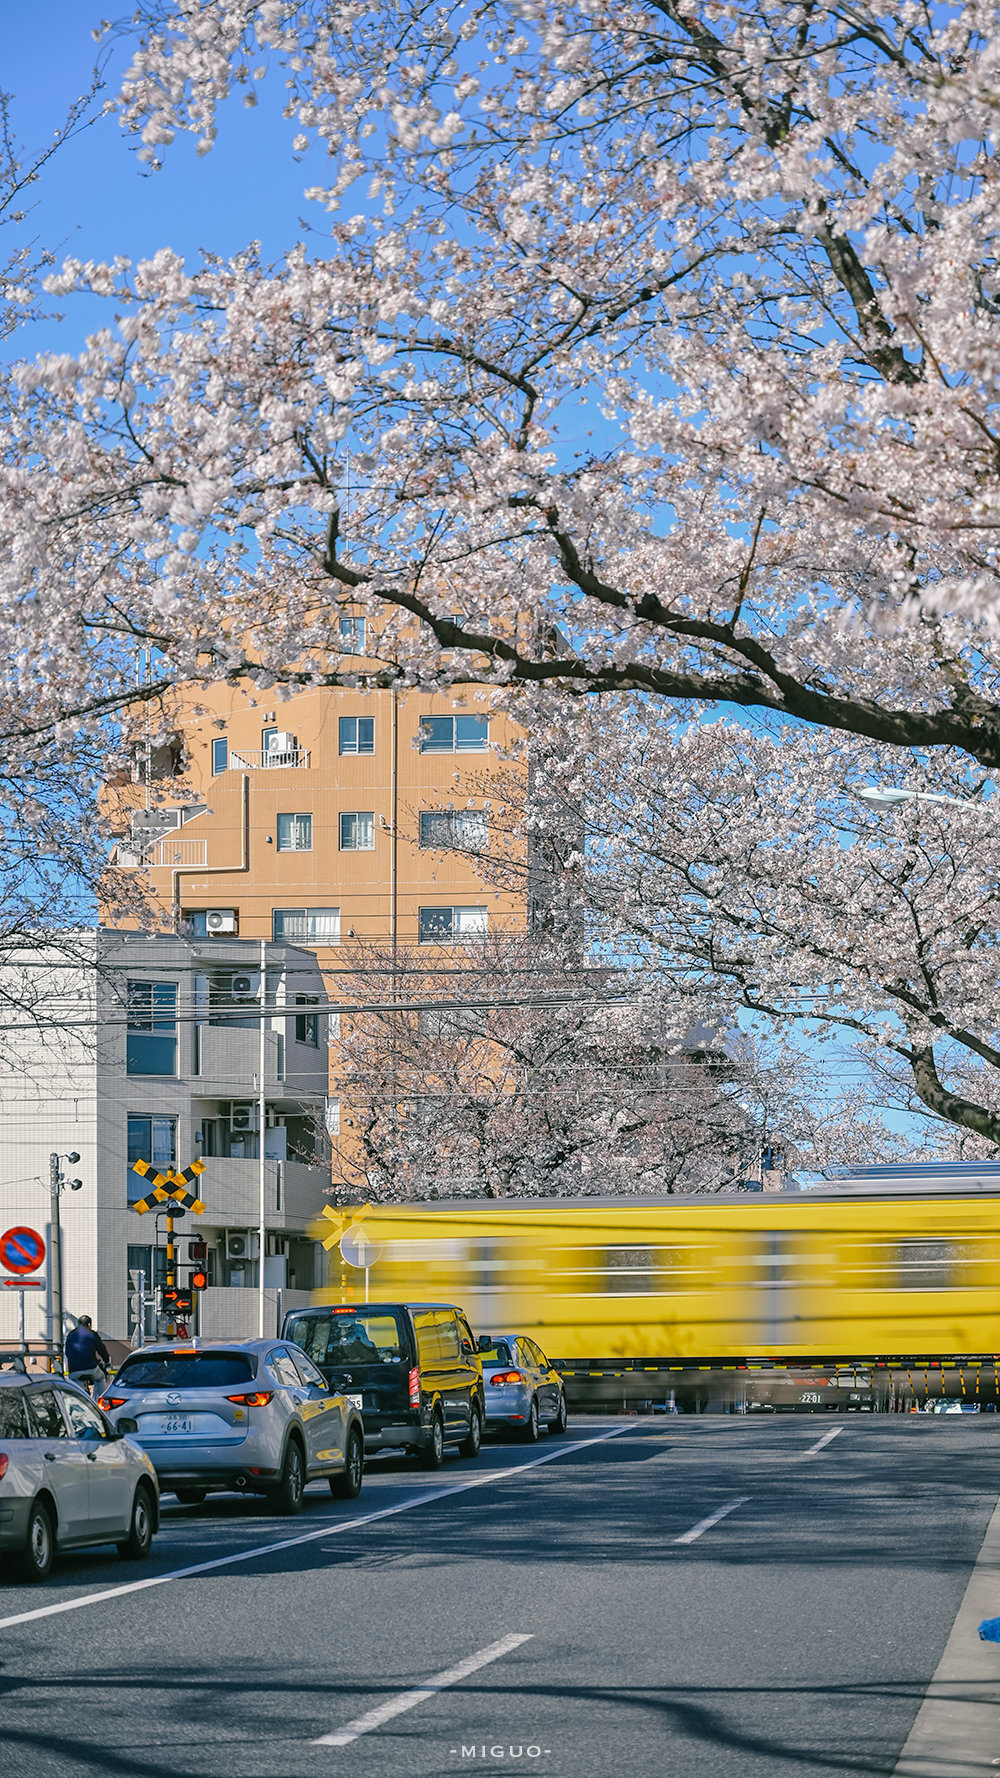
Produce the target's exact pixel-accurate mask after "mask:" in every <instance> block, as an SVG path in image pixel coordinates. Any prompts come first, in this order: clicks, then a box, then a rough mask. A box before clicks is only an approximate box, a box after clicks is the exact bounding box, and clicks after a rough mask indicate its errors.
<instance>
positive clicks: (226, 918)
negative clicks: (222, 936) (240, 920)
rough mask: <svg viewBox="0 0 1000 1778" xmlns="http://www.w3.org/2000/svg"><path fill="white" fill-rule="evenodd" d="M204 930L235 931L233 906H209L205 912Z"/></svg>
mask: <svg viewBox="0 0 1000 1778" xmlns="http://www.w3.org/2000/svg"><path fill="white" fill-rule="evenodd" d="M205 931H206V932H235V931H236V910H235V908H209V909H208V910H207V911H206V914H205Z"/></svg>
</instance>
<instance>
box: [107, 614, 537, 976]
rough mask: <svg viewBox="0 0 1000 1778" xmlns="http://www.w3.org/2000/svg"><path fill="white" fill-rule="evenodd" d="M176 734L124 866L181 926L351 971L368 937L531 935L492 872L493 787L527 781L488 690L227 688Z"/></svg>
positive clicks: (162, 751)
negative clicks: (520, 778)
mask: <svg viewBox="0 0 1000 1778" xmlns="http://www.w3.org/2000/svg"><path fill="white" fill-rule="evenodd" d="M345 621H352V622H353V621H354V620H345ZM357 621H358V622H361V621H362V620H357ZM165 722H166V726H167V727H169V728H170V729H172V730H174V731H175V732H176V736H177V740H176V742H174V743H172V744H167V745H159V746H155V745H154V746H150V747H149V748H148V749H145V750H144V749H142V748H140V749H139V750H138V751H137V755H136V763H135V766H134V769H133V772H132V773H131V775H130V777H129V779H128V781H127V782H119V783H118V784H116V785H114V786H112V787H111V797H112V799H113V809H112V812H113V818H115V819H116V825H117V826H119V828H120V830H122V831H123V832H124V833H126V834H127V837H126V838H125V839H124V841H123V843H122V845H120V846H119V848H118V863H119V864H124V865H126V866H128V865H130V864H131V865H133V866H135V867H141V868H144V870H145V871H146V873H147V874H148V878H149V881H150V882H151V884H152V886H153V890H154V893H155V896H156V899H157V901H158V903H159V906H160V909H161V913H162V916H163V917H164V922H165V923H166V924H169V925H170V926H172V927H173V929H174V930H175V931H178V932H182V933H185V934H187V935H188V936H191V937H195V938H201V937H213V938H226V937H231V938H240V939H248V938H256V939H269V940H273V941H275V942H286V943H293V944H299V945H307V946H309V947H310V949H314V950H315V951H316V952H317V954H318V956H319V957H320V960H321V962H323V961H325V962H327V963H328V964H329V965H330V966H331V967H336V963H337V958H336V954H335V953H336V951H337V949H338V947H340V946H341V945H343V944H345V943H347V942H349V941H350V940H352V939H357V940H367V941H369V942H373V943H376V944H379V945H381V946H387V947H388V946H392V945H397V946H400V947H407V948H409V947H415V946H418V945H425V944H449V943H455V942H458V941H460V940H461V939H462V938H465V937H469V936H472V935H473V934H475V933H478V932H482V931H489V930H494V929H498V928H503V929H508V930H510V929H517V928H518V927H523V924H524V920H525V909H526V888H525V886H524V885H523V884H522V883H520V882H519V883H517V884H515V885H514V886H513V887H505V888H498V887H496V886H495V885H492V884H489V885H488V884H487V883H486V881H485V880H484V874H483V872H482V871H481V870H480V869H478V868H477V863H478V861H479V858H480V855H481V854H482V853H483V852H485V850H486V849H487V847H488V846H489V844H490V811H489V810H488V809H487V808H486V807H485V806H484V805H486V804H487V803H488V802H489V800H490V799H489V794H488V790H489V786H490V784H491V783H492V784H493V785H494V786H500V785H502V783H503V782H504V781H507V782H508V783H509V778H510V774H511V773H512V772H513V771H515V770H516V768H515V767H514V766H512V765H511V764H509V763H507V761H506V759H505V756H506V755H507V754H508V752H509V749H510V747H511V744H512V742H513V741H514V739H515V731H514V729H513V726H512V724H511V723H510V722H509V720H508V719H507V718H506V717H505V716H504V715H501V714H498V713H497V712H496V711H495V710H492V709H491V707H490V698H489V694H488V693H487V692H481V691H478V690H476V689H470V690H468V691H465V692H463V693H459V694H456V695H454V696H449V695H440V694H425V693H420V692H407V693H402V694H397V693H394V692H390V691H378V692H367V693H366V692H361V691H352V690H349V689H339V688H338V689H333V690H329V689H321V690H309V691H303V692H299V693H297V694H295V695H294V696H292V697H289V698H286V699H284V700H283V701H279V700H278V699H277V697H276V696H275V695H274V694H273V693H271V694H267V693H259V692H255V691H254V690H253V689H252V688H250V687H246V688H242V689H234V688H230V687H219V686H210V687H207V688H199V689H198V690H197V691H194V690H192V692H191V694H190V696H189V697H188V698H183V699H182V698H177V699H176V700H175V701H174V703H173V705H172V706H171V708H170V709H169V711H168V712H166V713H165ZM115 805H117V806H116V807H115Z"/></svg>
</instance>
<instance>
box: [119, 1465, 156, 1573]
mask: <svg viewBox="0 0 1000 1778" xmlns="http://www.w3.org/2000/svg"><path fill="white" fill-rule="evenodd" d="M152 1541H153V1502H152V1500H151V1499H150V1494H149V1489H148V1488H144V1487H143V1485H142V1483H141V1482H140V1483H139V1486H138V1488H137V1489H136V1491H135V1499H134V1500H133V1502H132V1524H131V1527H130V1529H129V1534H128V1536H127V1537H123V1538H122V1539H121V1541H120V1543H119V1545H118V1554H119V1555H120V1556H125V1557H127V1559H128V1560H129V1561H130V1562H141V1561H143V1560H144V1559H145V1557H146V1556H148V1555H149V1546H150V1544H151V1543H152Z"/></svg>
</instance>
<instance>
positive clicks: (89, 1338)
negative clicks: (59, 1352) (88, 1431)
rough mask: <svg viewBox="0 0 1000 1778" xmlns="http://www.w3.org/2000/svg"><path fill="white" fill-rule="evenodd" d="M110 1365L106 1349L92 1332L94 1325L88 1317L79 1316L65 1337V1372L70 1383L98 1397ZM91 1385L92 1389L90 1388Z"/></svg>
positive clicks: (99, 1338) (99, 1337)
mask: <svg viewBox="0 0 1000 1778" xmlns="http://www.w3.org/2000/svg"><path fill="white" fill-rule="evenodd" d="M110 1363H111V1358H110V1355H109V1353H108V1349H107V1347H106V1346H105V1344H104V1341H103V1340H102V1339H101V1336H100V1334H99V1333H95V1332H94V1325H93V1322H92V1321H91V1319H90V1316H89V1315H81V1316H80V1319H79V1321H78V1322H77V1324H76V1326H75V1327H74V1328H73V1330H72V1331H71V1332H70V1333H69V1334H67V1336H66V1370H67V1372H68V1374H69V1380H70V1382H71V1383H79V1385H80V1387H81V1389H86V1390H87V1393H88V1394H93V1395H100V1393H101V1390H102V1389H103V1388H104V1385H105V1383H106V1382H107V1375H106V1372H107V1368H108V1366H109V1364H110ZM91 1385H93V1386H94V1387H93V1388H91Z"/></svg>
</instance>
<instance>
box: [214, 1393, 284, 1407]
mask: <svg viewBox="0 0 1000 1778" xmlns="http://www.w3.org/2000/svg"><path fill="white" fill-rule="evenodd" d="M273 1396H274V1390H273V1389H251V1390H250V1391H249V1393H248V1394H247V1395H227V1396H226V1400H227V1401H235V1402H236V1403H237V1405H238V1406H239V1407H241V1408H266V1407H267V1404H268V1402H269V1401H271V1400H272V1398H273Z"/></svg>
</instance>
